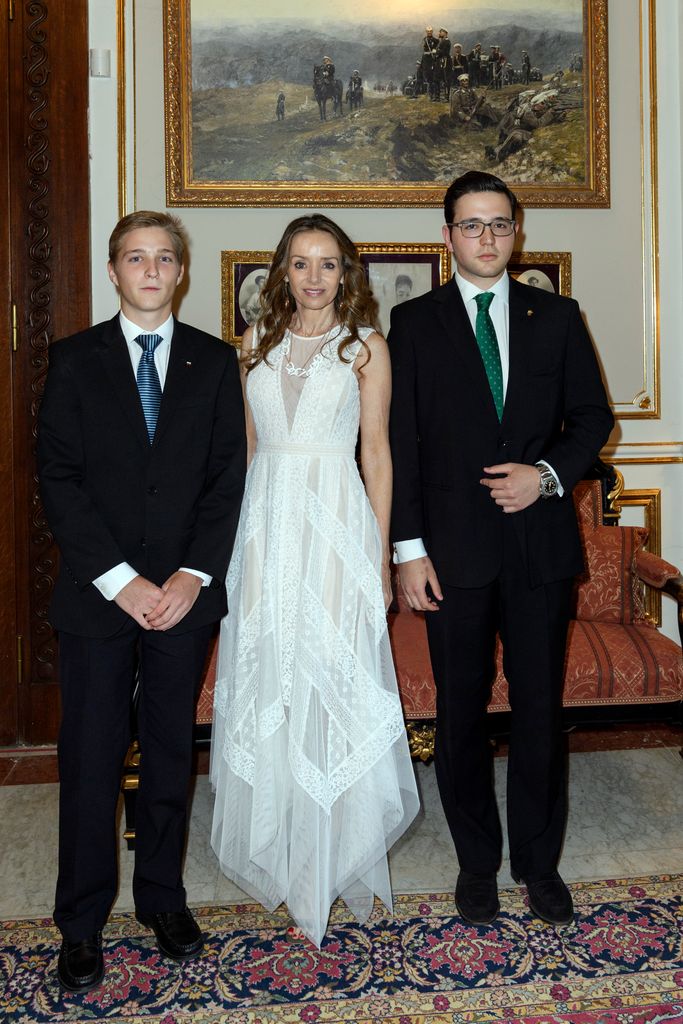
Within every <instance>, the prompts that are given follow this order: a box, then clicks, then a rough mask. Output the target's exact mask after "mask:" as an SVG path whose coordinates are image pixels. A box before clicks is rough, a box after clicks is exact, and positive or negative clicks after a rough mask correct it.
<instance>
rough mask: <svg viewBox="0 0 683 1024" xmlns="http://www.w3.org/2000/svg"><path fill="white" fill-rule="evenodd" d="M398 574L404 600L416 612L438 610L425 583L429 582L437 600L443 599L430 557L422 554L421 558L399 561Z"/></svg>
mask: <svg viewBox="0 0 683 1024" xmlns="http://www.w3.org/2000/svg"><path fill="white" fill-rule="evenodd" d="M398 576H399V579H400V581H401V587H402V588H403V593H404V594H405V596H406V601H407V602H408V604H409V605H410V607H411V608H413V609H414V610H415V611H418V612H438V610H439V606H438V604H437V603H436V601H434V600H433V599H432V598H431V597H430V596H429V594H428V593H427V584H429V586H430V587H431V590H432V594H433V595H434V597H435V598H436V599H437V600H438V601H442V600H443V594H442V593H441V587H440V586H439V581H438V579H437V576H436V573H435V572H434V566H433V565H432V562H431V559H430V558H427V556H426V555H423V557H422V558H411V560H410V561H409V562H400V563H399V567H398Z"/></svg>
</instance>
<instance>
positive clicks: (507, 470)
mask: <svg viewBox="0 0 683 1024" xmlns="http://www.w3.org/2000/svg"><path fill="white" fill-rule="evenodd" d="M484 472H485V473H488V474H489V475H488V476H485V477H482V479H481V480H480V481H479V483H480V484H482V485H483V486H484V487H488V488H489V491H490V494H491V498H492V499H493V501H495V503H496V505H500V507H501V508H502V510H503V512H521V511H522V510H523V509H525V508H528V507H529V505H533V503H534V502H535V501H536V500H537V498H538V497H539V496H540V490H539V483H540V473H539V471H538V470H537V469H536V467H535V466H526V465H523V464H521V463H519V462H504V463H502V464H501V465H500V466H484ZM398 576H399V580H400V582H401V588H402V590H403V593H404V594H405V598H406V601H407V602H408V604H409V606H410V607H411V608H413V609H414V610H415V611H419V612H438V610H439V605H438V604H437V601H442V600H443V594H442V592H441V585H440V584H439V580H438V577H437V575H436V572H435V571H434V566H433V565H432V562H431V559H430V558H428V556H427V555H423V556H422V557H421V558H413V559H411V560H410V561H409V562H401V563H400V564H399V567H398ZM428 587H429V590H428V589H427V588H428ZM430 591H431V595H430Z"/></svg>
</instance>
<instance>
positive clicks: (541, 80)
mask: <svg viewBox="0 0 683 1024" xmlns="http://www.w3.org/2000/svg"><path fill="white" fill-rule="evenodd" d="M163 3H164V30H165V47H164V77H165V111H166V172H167V201H168V204H169V205H170V206H202V205H207V206H294V207H302V206H305V207H309V206H318V207H330V206H343V205H351V206H361V207H362V206H385V207H391V206H418V205H419V206H439V205H440V204H441V201H442V198H443V192H444V188H445V186H446V185H448V184H449V183H450V181H452V180H453V178H455V177H457V176H458V175H459V174H461V173H462V172H463V171H465V170H468V169H470V168H473V167H474V168H486V169H489V170H490V171H492V172H493V173H495V174H497V175H499V176H500V177H502V178H504V179H505V180H506V181H507V182H508V183H509V184H510V185H511V186H512V188H513V189H514V190H515V192H516V193H518V195H519V197H520V199H521V200H522V202H524V203H525V204H526V205H527V206H568V207H571V206H576V207H580V206H595V207H604V206H608V205H609V159H608V157H609V141H608V88H607V86H608V75H607V0H499V2H498V3H497V4H491V3H489V0H468V3H467V4H462V5H461V4H455V5H454V4H451V5H450V6H449V5H448V4H446V5H444V7H443V9H439V8H434V7H433V6H429V5H425V4H422V5H419V4H418V5H416V4H415V3H406V2H405V0H376V2H375V3H374V4H361V3H360V2H359V0H352V2H351V3H350V4H349V3H347V4H343V3H342V4H340V3H336V2H333V0H317V3H316V4H315V5H311V4H310V3H307V2H305V0H291V2H289V3H287V4H285V5H283V4H281V3H280V2H279V0H264V3H262V4H259V5H257V6H256V7H250V8H248V9H247V8H245V7H244V6H243V4H242V3H240V2H239V0H163ZM430 24H431V26H433V28H430ZM425 26H427V27H425Z"/></svg>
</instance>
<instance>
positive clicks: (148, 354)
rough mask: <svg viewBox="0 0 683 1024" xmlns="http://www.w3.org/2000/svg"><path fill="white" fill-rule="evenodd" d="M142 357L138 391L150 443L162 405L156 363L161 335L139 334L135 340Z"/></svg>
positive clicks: (138, 375) (139, 364) (138, 376)
mask: <svg viewBox="0 0 683 1024" xmlns="http://www.w3.org/2000/svg"><path fill="white" fill-rule="evenodd" d="M135 340H136V342H137V343H138V345H139V346H140V348H141V349H142V355H141V357H140V362H139V363H138V373H137V382H138V391H139V392H140V401H141V402H142V411H143V412H144V414H145V421H146V423H147V433H148V434H149V443H150V444H151V443H152V441H153V440H154V431H155V430H156V426H157V419H158V418H159V406H160V405H161V384H160V382H159V374H158V373H157V368H156V365H155V363H154V349H155V348H156V347H157V345H158V344H159V343H160V342H161V341H162V340H163V339H162V337H161V335H160V334H138V336H137V338H136V339H135Z"/></svg>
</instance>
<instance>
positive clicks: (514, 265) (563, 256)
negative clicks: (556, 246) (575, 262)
mask: <svg viewBox="0 0 683 1024" xmlns="http://www.w3.org/2000/svg"><path fill="white" fill-rule="evenodd" d="M508 273H509V274H510V277H514V278H516V279H517V280H518V281H520V282H521V283H522V284H528V285H531V287H532V288H543V289H544V290H545V291H547V292H555V293H556V294H557V295H571V293H572V254H571V253H570V252H513V254H512V256H511V257H510V262H509V263H508Z"/></svg>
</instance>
